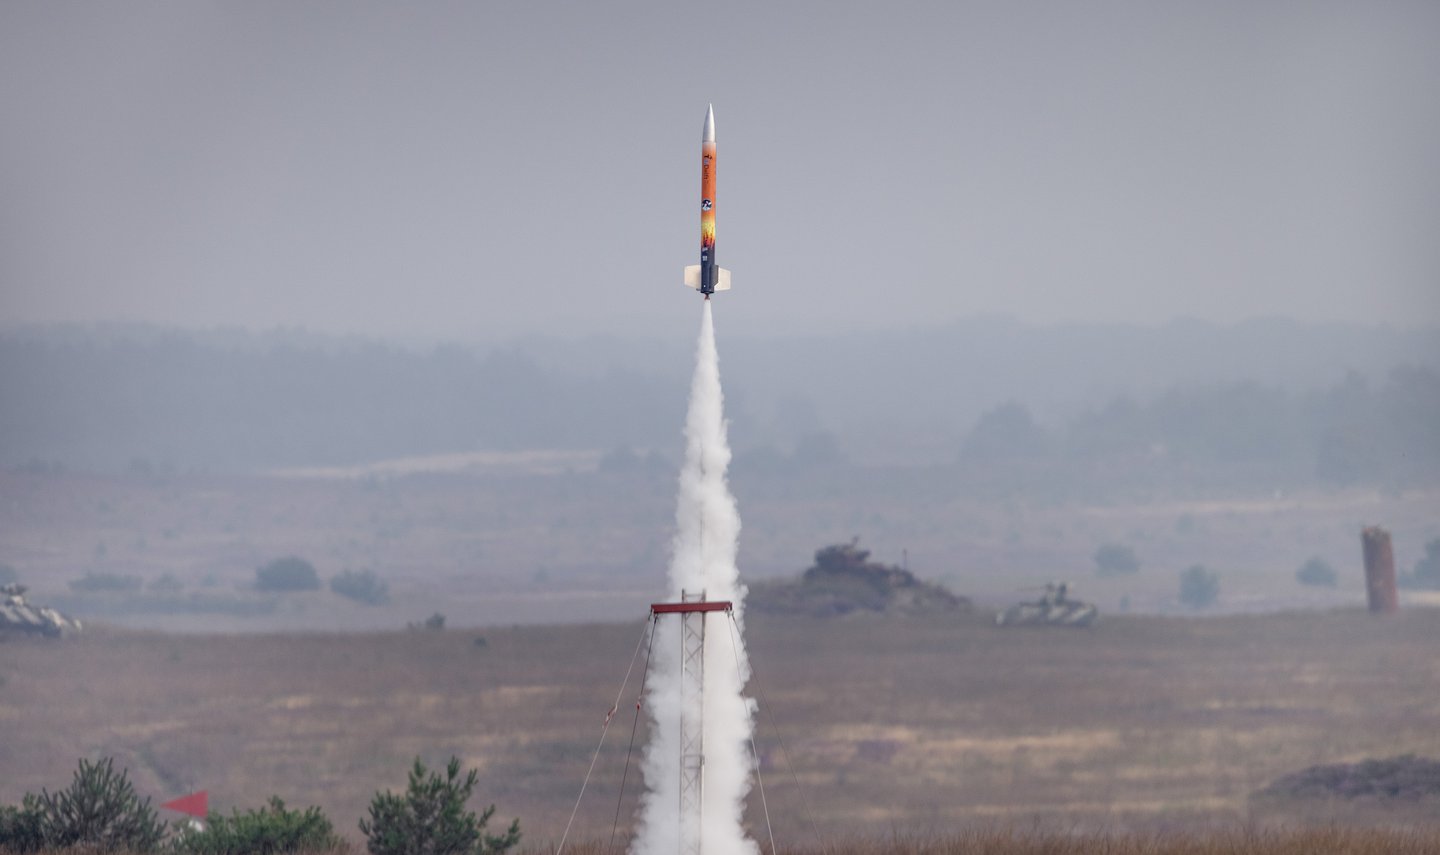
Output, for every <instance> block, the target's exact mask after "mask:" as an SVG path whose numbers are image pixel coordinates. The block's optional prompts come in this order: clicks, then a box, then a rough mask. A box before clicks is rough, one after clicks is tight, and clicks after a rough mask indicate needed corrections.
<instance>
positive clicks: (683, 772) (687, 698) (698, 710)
mask: <svg viewBox="0 0 1440 855" xmlns="http://www.w3.org/2000/svg"><path fill="white" fill-rule="evenodd" d="M732 608H733V606H732V604H731V603H730V602H729V601H728V600H715V601H713V602H712V601H709V600H706V599H705V592H704V591H700V592H699V593H691V592H689V591H682V592H681V594H680V602H678V603H655V604H654V605H652V606H650V613H651V614H652V615H655V616H657V617H658V616H659V615H664V614H673V615H677V616H679V618H680V757H679V758H678V759H679V761H680V803H679V804H678V805H677V807H678V808H679V809H680V817H679V818H680V822H679V827H680V840H679V841H678V842H679V844H680V847H679V850H678V851H679V855H703V849H704V839H703V838H704V835H703V834H702V832H701V828H702V823H703V820H704V804H705V617H706V614H707V613H709V612H725V613H727V614H728V613H730V611H731V609H732Z"/></svg>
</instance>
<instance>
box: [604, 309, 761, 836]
mask: <svg viewBox="0 0 1440 855" xmlns="http://www.w3.org/2000/svg"><path fill="white" fill-rule="evenodd" d="M685 440H686V443H685V461H684V463H683V465H682V466H681V471H680V490H679V499H678V501H677V503H676V509H675V522H676V533H675V542H674V553H673V556H672V558H671V562H670V578H669V590H668V595H669V598H670V600H671V601H678V600H680V599H681V598H682V596H684V595H687V594H688V595H690V596H691V597H692V598H693V597H694V596H695V595H696V594H698V593H700V592H702V591H703V592H704V595H705V599H707V600H729V601H731V602H732V603H733V604H734V618H735V622H734V624H733V625H731V624H730V622H729V620H728V619H726V618H725V617H724V616H723V615H722V614H719V613H711V614H708V615H707V616H706V633H705V685H704V693H703V694H704V704H705V708H704V721H705V765H704V775H705V779H704V780H705V783H704V797H703V818H702V822H701V839H702V840H703V841H704V851H705V852H706V853H707V855H752V853H757V852H758V851H759V848H758V847H757V846H756V844H755V842H754V841H752V840H750V839H748V838H747V837H746V835H745V832H744V829H743V827H742V819H743V815H742V814H743V811H744V802H745V796H746V794H747V793H748V792H749V791H750V770H751V768H752V762H751V757H750V736H751V733H752V730H753V727H754V720H753V714H754V706H753V704H752V702H751V701H749V700H748V699H746V698H745V697H744V696H743V695H742V694H741V692H742V690H743V689H744V686H745V683H746V681H747V680H748V679H749V676H750V673H749V672H750V666H749V660H748V659H747V657H746V654H745V649H744V643H743V637H744V634H743V628H744V621H743V610H744V600H745V586H744V585H742V584H741V583H740V575H739V571H738V569H737V568H736V564H735V554H736V548H737V545H738V542H739V536H740V514H739V511H738V509H737V508H736V505H735V497H734V496H733V495H731V493H730V488H729V486H728V484H727V483H726V471H727V469H728V467H729V465H730V445H729V442H728V439H727V437H726V422H725V396H724V393H723V391H722V390H721V388H720V362H719V355H718V353H717V352H716V349H715V325H714V319H713V317H712V314H711V304H710V302H709V301H706V302H705V310H704V316H703V319H702V321H701V325H700V339H699V342H698V344H697V346H696V350H695V376H694V380H693V382H692V384H691V388H690V408H689V413H688V415H687V416H686V420H685ZM653 645H654V646H653V655H652V664H651V677H650V680H651V688H650V689H649V691H648V692H647V695H646V704H647V707H648V710H649V715H650V744H649V745H648V746H647V747H646V749H645V759H644V763H643V769H644V775H645V783H646V788H647V792H646V794H645V796H644V798H643V800H642V802H641V807H640V816H639V824H638V828H637V830H636V837H635V842H634V845H633V846H632V849H631V851H632V852H633V853H635V855H674V853H675V852H677V851H682V849H681V846H680V834H681V828H680V811H679V806H680V717H681V711H682V707H681V704H682V687H681V668H680V664H681V663H680V618H679V616H678V615H670V616H665V617H662V619H661V620H660V621H658V623H657V625H656V627H655V638H654V641H653ZM691 712H692V713H693V712H695V711H693V710H692V711H691Z"/></svg>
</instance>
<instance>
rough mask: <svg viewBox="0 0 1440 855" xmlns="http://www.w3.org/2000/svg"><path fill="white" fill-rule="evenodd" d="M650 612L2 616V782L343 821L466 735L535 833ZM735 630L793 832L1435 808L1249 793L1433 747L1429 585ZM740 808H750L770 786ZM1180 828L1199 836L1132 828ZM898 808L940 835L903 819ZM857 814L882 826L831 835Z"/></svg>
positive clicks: (573, 789) (592, 803)
mask: <svg viewBox="0 0 1440 855" xmlns="http://www.w3.org/2000/svg"><path fill="white" fill-rule="evenodd" d="M641 631H642V626H641V624H639V623H631V624H595V625H570V626H554V627H543V626H526V627H511V628H503V629H499V628H487V629H483V630H463V629H450V630H446V631H444V632H409V633H407V632H400V633H387V634H351V635H341V634H313V635H230V636H225V635H202V636H173V635H164V634H159V633H149V632H137V631H133V630H119V629H106V628H95V629H94V630H93V631H90V632H87V633H86V634H84V635H82V636H80V637H78V638H75V639H73V640H67V641H64V642H62V643H44V642H40V641H32V640H19V641H8V642H5V643H3V644H0V734H3V738H0V803H13V802H15V801H17V800H18V799H19V798H20V797H21V795H22V794H23V793H25V792H26V791H38V790H39V789H40V788H41V787H47V788H50V789H52V790H53V789H55V788H57V787H61V786H64V785H65V784H66V783H68V781H69V778H70V774H71V771H72V770H73V769H74V766H75V762H76V759H77V758H78V757H81V756H90V757H98V756H104V755H110V756H114V757H115V758H116V759H117V762H118V764H120V765H124V766H126V767H128V768H129V769H130V774H131V776H132V778H133V780H134V781H135V783H136V785H137V788H138V789H139V790H140V792H141V793H142V794H146V795H150V796H153V797H154V799H155V800H156V801H157V802H158V801H163V800H165V799H168V798H172V797H174V796H176V795H180V794H183V793H185V792H188V791H190V790H192V789H199V788H207V789H209V790H210V793H211V797H212V804H213V805H214V806H215V807H216V808H217V809H220V810H222V811H228V810H229V809H231V808H250V807H255V806H258V805H260V804H262V803H263V801H264V800H265V799H266V798H267V797H268V796H270V795H271V794H277V795H279V796H281V797H282V798H284V799H285V800H286V802H287V803H288V804H291V805H293V806H303V805H309V804H318V805H320V806H322V807H323V808H324V809H325V810H326V812H327V813H328V815H329V816H330V817H331V818H332V819H333V820H334V822H335V824H336V826H337V828H338V829H339V830H340V831H341V832H342V833H346V834H348V835H350V836H352V837H354V836H356V831H355V823H356V821H357V820H358V819H359V818H360V817H361V816H363V815H364V813H365V809H366V806H367V804H368V802H369V799H370V797H371V795H372V794H373V793H374V791H375V790H376V789H379V788H390V789H399V788H401V787H402V786H403V784H404V780H405V773H406V770H407V768H408V765H409V763H410V762H411V760H412V759H413V758H414V757H416V756H417V755H418V756H421V757H423V758H425V759H426V760H427V761H430V762H433V763H439V762H443V761H444V760H445V759H446V758H447V757H449V756H450V755H451V754H454V755H458V756H459V757H461V758H462V759H463V761H464V762H465V763H466V764H467V765H468V766H472V767H477V768H478V769H479V770H480V773H481V786H480V793H481V795H480V798H481V799H483V800H484V801H486V802H490V801H493V802H495V803H496V804H497V806H498V808H499V810H498V814H497V817H499V818H505V819H508V818H509V817H512V816H518V817H519V818H520V819H521V823H522V826H523V828H524V830H525V832H526V835H527V838H526V843H527V845H531V846H535V847H540V848H543V847H545V846H547V845H549V844H553V842H555V841H556V840H558V839H559V837H560V834H561V832H562V830H563V829H564V826H565V822H566V819H567V818H568V816H569V814H570V811H571V808H572V807H573V806H574V800H575V796H576V794H577V793H578V791H579V787H580V783H581V780H582V779H583V778H584V774H585V769H586V767H587V765H588V763H589V762H590V758H591V753H592V752H593V751H594V748H595V745H596V740H597V739H598V737H599V736H600V730H601V723H602V721H603V719H604V716H605V712H606V711H607V710H608V709H609V707H610V704H611V702H612V701H613V699H614V697H615V693H616V691H617V689H618V688H619V684H620V680H621V678H622V677H623V675H624V673H625V669H626V666H627V664H628V663H629V661H630V657H631V654H632V652H633V651H634V649H635V645H636V643H637V641H638V640H639V639H640V636H641ZM748 634H749V641H750V649H751V655H752V658H753V661H754V663H755V668H756V681H755V683H754V686H755V688H756V689H757V692H758V695H759V697H760V699H761V705H762V718H761V722H760V729H759V733H758V737H757V742H758V747H759V752H760V755H761V760H762V765H763V769H764V776H765V784H766V794H767V796H768V799H769V807H770V814H771V816H772V818H773V823H774V833H775V837H776V840H777V843H778V844H779V846H780V848H781V849H782V850H789V851H793V852H796V853H800V852H805V853H809V852H816V853H818V852H820V851H822V848H821V847H822V845H823V846H825V847H826V848H825V849H824V850H823V851H830V852H842V851H844V852H849V851H855V852H867V853H868V852H875V853H880V852H891V851H896V852H898V851H924V852H936V853H942V852H943V853H949V852H969V851H987V852H1011V851H1014V852H1032V851H1033V852H1040V851H1045V852H1070V851H1075V852H1080V851H1108V852H1115V853H1119V855H1128V853H1132V852H1133V853H1136V855H1140V853H1151V852H1154V853H1161V852H1185V853H1190V852H1194V853H1197V855H1199V853H1210V852H1221V851H1225V852H1230V851H1267V852H1290V851H1295V852H1300V851H1343V852H1350V851H1353V852H1357V853H1366V855H1369V853H1371V852H1379V851H1397V852H1403V851H1416V852H1418V851H1436V848H1435V847H1433V846H1432V848H1431V849H1429V850H1425V849H1422V848H1412V849H1411V850H1405V849H1403V848H1401V849H1383V848H1382V849H1376V848H1374V847H1373V846H1372V848H1369V849H1367V848H1364V846H1367V845H1371V844H1365V843H1363V842H1357V843H1354V845H1353V846H1352V845H1351V843H1346V844H1345V846H1349V847H1350V848H1335V849H1320V850H1315V849H1311V850H1306V849H1304V848H1303V847H1300V848H1295V847H1293V846H1292V847H1291V848H1284V847H1280V848H1270V849H1255V850H1251V849H1244V848H1239V849H1237V848H1224V846H1225V845H1228V844H1216V845H1217V846H1220V847H1221V848H1210V849H1207V848H1203V846H1204V845H1209V844H1202V843H1198V842H1193V841H1200V840H1204V839H1219V838H1213V835H1212V837H1206V836H1205V835H1206V834H1211V833H1231V832H1232V831H1233V829H1236V828H1259V829H1263V828H1276V827H1281V826H1284V827H1313V826H1315V825H1316V824H1319V825H1322V826H1323V825H1324V824H1325V823H1328V822H1335V821H1339V822H1344V823H1345V824H1347V826H1349V827H1354V828H1359V827H1386V826H1390V827H1393V826H1407V825H1408V826H1414V825H1416V824H1419V825H1421V826H1423V825H1425V824H1426V823H1432V824H1433V823H1435V822H1436V821H1437V817H1440V806H1437V805H1436V804H1433V803H1410V804H1404V805H1398V806H1395V805H1391V806H1387V805H1379V804H1359V805H1354V804H1352V805H1345V806H1335V805H1313V804H1312V805H1296V804H1265V805H1256V804H1252V803H1251V802H1250V800H1249V796H1250V794H1251V793H1252V792H1253V791H1254V790H1256V789H1259V788H1260V787H1262V786H1263V785H1265V784H1266V783H1268V782H1269V781H1271V780H1273V779H1274V778H1276V777H1278V776H1280V775H1282V774H1285V773H1288V772H1291V771H1294V770H1297V769H1300V768H1303V767H1306V766H1309V765H1312V764H1317V763H1328V762H1341V761H1353V760H1358V759H1362V758H1367V757H1385V756H1392V755H1396V754H1403V753H1415V754H1420V755H1428V756H1440V657H1437V656H1436V651H1440V614H1437V613H1436V612H1434V611H1426V610H1410V611H1408V612H1404V613H1402V614H1400V615H1398V616H1396V617H1394V618H1374V617H1371V616H1369V615H1367V614H1364V613H1360V612H1351V611H1346V612H1337V613H1303V614H1302V613H1293V614H1280V615H1273V616H1268V617H1257V616H1228V617H1213V618H1203V619H1199V618H1173V617H1172V618H1167V617H1113V618H1107V619H1104V620H1102V622H1101V623H1100V624H1099V625H1097V626H1095V627H1093V628H1091V629H1089V630H1081V631H1074V630H1057V629H1000V628H996V627H994V626H993V625H992V624H991V623H990V622H989V620H988V619H987V618H986V617H985V616H983V615H979V616H972V617H965V618H953V617H952V618H926V619H910V620H905V619H878V618H876V619H871V618H861V619H846V620H836V621H819V620H779V619H773V618H769V619H764V620H762V619H759V618H756V619H754V620H752V621H751V624H750V627H749V628H748ZM480 638H483V639H484V642H483V644H481V643H479V642H478V639H480ZM637 688H638V686H637V684H636V683H635V682H632V683H631V685H630V687H629V689H627V692H626V697H625V699H624V701H623V702H622V705H621V712H620V714H619V715H618V716H617V719H616V724H615V725H614V726H612V728H611V730H610V733H609V738H608V740H607V742H606V744H605V749H604V751H603V752H602V755H601V758H600V762H599V764H598V767H597V771H596V775H595V777H594V778H593V779H592V780H591V782H590V786H589V790H588V792H587V795H586V799H585V801H584V802H583V803H582V805H581V808H580V812H579V815H578V818H577V820H576V830H575V832H573V834H575V835H578V837H577V838H576V839H581V840H595V839H608V837H609V835H610V832H611V827H612V821H613V818H614V816H615V814H616V809H617V802H619V796H620V788H619V783H620V778H621V775H622V770H623V763H624V757H625V749H626V744H627V741H628V736H629V730H630V722H631V720H630V713H631V711H633V703H634V695H635V692H636V690H637ZM640 739H641V740H642V741H643V739H644V726H643V724H642V725H641V734H640ZM630 780H631V783H630V786H629V788H628V790H627V791H626V793H625V796H624V801H623V803H619V805H618V806H619V808H620V816H621V820H622V828H621V834H622V836H623V834H624V833H625V825H626V824H627V823H628V821H629V818H630V817H631V815H632V814H633V809H634V799H635V797H636V787H635V778H634V770H633V769H632V773H631V779H630ZM747 816H748V818H749V820H750V821H751V822H752V824H757V825H756V827H755V829H754V830H755V832H756V833H757V834H763V828H761V827H759V825H758V823H760V817H761V812H760V809H759V805H758V803H755V804H752V805H751V807H750V809H749V810H748V812H747ZM1431 827H1432V828H1433V825H1432V826H1431ZM815 828H818V829H821V830H822V832H821V835H820V839H818V840H817V836H816V834H815V832H814V830H813V829H815ZM1012 829H1018V830H1020V831H1022V832H1024V833H1023V834H1021V835H1020V837H1019V838H1016V840H1017V842H1015V844H1014V845H1015V846H1016V847H1019V848H1011V849H1007V848H1004V847H998V846H997V847H991V846H989V845H988V844H987V845H981V844H978V843H974V842H973V841H975V840H980V839H982V838H977V837H974V835H977V834H978V835H982V836H983V834H987V833H996V834H1001V833H1009V831H1010V830H1012ZM1178 832H1184V833H1187V834H1200V835H1201V836H1199V837H1194V838H1193V839H1192V842H1191V843H1185V842H1177V841H1169V840H1168V838H1165V837H1160V838H1154V839H1152V838H1150V837H1146V836H1145V835H1152V834H1162V835H1163V834H1172V833H1178ZM897 833H898V834H901V835H903V836H904V840H910V839H911V838H910V836H912V835H913V836H914V839H915V840H926V841H933V842H929V843H925V844H924V846H921V845H919V844H918V843H917V844H915V845H914V846H911V845H910V843H907V842H904V840H902V842H899V843H897V842H895V841H894V840H893V839H892V837H893V835H895V834H897ZM1100 833H1103V834H1105V835H1111V836H1113V835H1126V834H1139V835H1141V837H1130V838H1125V839H1127V840H1131V841H1132V842H1130V843H1126V844H1124V846H1121V847H1119V848H1106V849H1098V850H1097V849H1084V850H1082V849H1066V848H1063V847H1062V844H1061V843H1054V844H1053V845H1052V844H1045V845H1044V846H1042V845H1041V844H1033V845H1032V842H1026V841H1029V840H1032V837H1033V835H1035V834H1041V835H1047V834H1048V835H1052V837H1051V838H1046V839H1053V840H1058V841H1064V840H1072V839H1082V838H1083V837H1084V835H1087V834H1100ZM1316 833H1322V832H1319V831H1317V832H1316ZM956 834H959V835H961V836H960V837H955V836H954V835H956ZM966 834H970V835H972V836H971V837H965V836H964V835H966ZM1077 835H1078V838H1077ZM1021 838H1023V839H1021ZM855 839H871V840H876V841H882V842H877V843H875V844H874V845H870V844H866V845H865V846H861V847H859V848H854V849H846V848H843V847H841V846H839V845H837V844H836V842H837V841H846V840H855ZM1036 839H1038V838H1036ZM1114 839H1120V838H1114ZM1346 839H1347V840H1350V839H1352V838H1346ZM1366 839H1372V838H1364V836H1363V835H1361V836H1360V837H1355V838H1353V840H1361V841H1363V840H1366ZM1427 839H1428V840H1430V841H1431V843H1432V844H1433V843H1434V838H1433V837H1431V838H1427ZM1147 840H1148V841H1150V842H1144V841H1147ZM887 841H888V842H887ZM947 841H948V842H947ZM967 841H968V842H967ZM1135 841H1139V842H1135ZM1167 841H1168V842H1167ZM845 845H846V846H849V845H850V844H848V843H847V844H845ZM1007 845H1008V844H1007ZM1063 845H1064V846H1068V845H1070V844H1068V843H1065V844H1063ZM1077 845H1078V844H1077ZM1277 845H1278V844H1277ZM1286 845H1287V846H1288V845H1290V844H1286ZM1337 845H1338V844H1337ZM1027 846H1028V847H1031V848H1024V847H1027ZM1045 846H1050V848H1045ZM1117 846H1118V844H1117ZM1185 846H1190V847H1191V848H1184V847H1185ZM1296 846H1298V844H1297V845H1296ZM897 847H898V848H897ZM1036 847H1039V848H1036ZM1057 847H1062V848H1057ZM1126 847H1128V848H1126ZM1146 847H1149V848H1146ZM1165 847H1170V848H1165ZM1196 847H1200V848H1196ZM577 851H578V850H577Z"/></svg>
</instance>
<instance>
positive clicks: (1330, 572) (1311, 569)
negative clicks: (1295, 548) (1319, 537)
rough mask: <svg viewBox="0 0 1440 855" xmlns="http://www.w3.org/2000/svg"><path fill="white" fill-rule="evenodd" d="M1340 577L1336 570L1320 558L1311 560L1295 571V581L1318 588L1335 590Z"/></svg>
mask: <svg viewBox="0 0 1440 855" xmlns="http://www.w3.org/2000/svg"><path fill="white" fill-rule="evenodd" d="M1337 580H1338V577H1337V575H1336V573H1335V568H1334V567H1331V566H1330V564H1329V563H1328V562H1326V561H1325V560H1323V559H1320V558H1311V559H1310V560H1309V561H1306V562H1305V563H1304V564H1303V565H1301V567H1300V569H1299V570H1296V571H1295V581H1297V582H1299V583H1300V584H1302V585H1310V586H1311V587H1316V588H1333V587H1335V583H1336V581H1337Z"/></svg>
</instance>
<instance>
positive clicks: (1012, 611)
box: [995, 582, 1100, 626]
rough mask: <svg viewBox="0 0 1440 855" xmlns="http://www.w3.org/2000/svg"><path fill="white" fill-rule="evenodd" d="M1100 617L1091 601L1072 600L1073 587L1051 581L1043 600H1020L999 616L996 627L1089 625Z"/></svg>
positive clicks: (1046, 587) (1042, 597) (997, 616)
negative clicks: (1023, 601)
mask: <svg viewBox="0 0 1440 855" xmlns="http://www.w3.org/2000/svg"><path fill="white" fill-rule="evenodd" d="M1098 617H1100V610H1099V609H1097V608H1095V606H1093V605H1091V604H1090V603H1082V602H1080V601H1079V600H1072V599H1070V586H1069V585H1067V584H1065V583H1064V582H1051V583H1050V584H1048V585H1046V586H1045V593H1044V594H1043V595H1042V596H1041V597H1040V599H1038V600H1036V601H1034V602H1030V603H1017V604H1016V605H1013V606H1011V607H1010V608H1008V609H1006V610H1005V611H1003V612H1000V613H999V614H997V615H995V624H996V626H1089V625H1090V624H1092V623H1094V622H1095V619H1096V618H1098Z"/></svg>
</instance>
